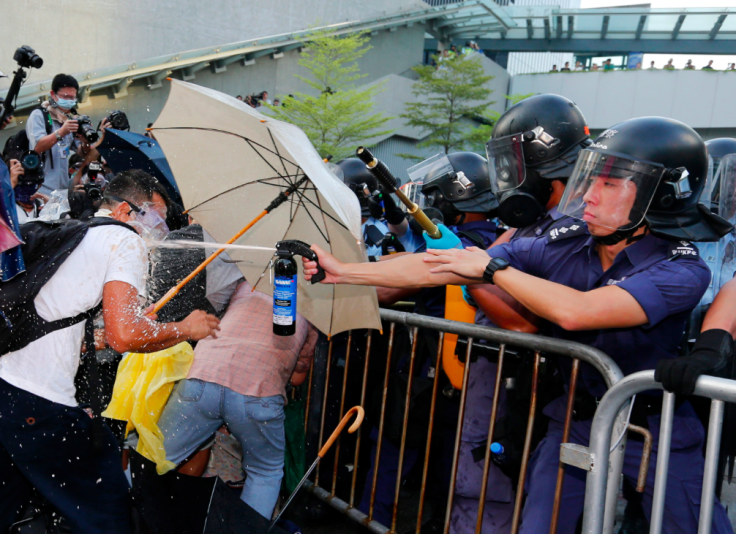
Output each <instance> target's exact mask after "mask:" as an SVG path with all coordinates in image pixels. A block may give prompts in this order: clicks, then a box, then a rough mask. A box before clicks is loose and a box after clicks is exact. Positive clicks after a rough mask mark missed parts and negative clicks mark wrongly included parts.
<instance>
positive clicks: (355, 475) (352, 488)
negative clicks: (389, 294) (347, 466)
mask: <svg viewBox="0 0 736 534" xmlns="http://www.w3.org/2000/svg"><path fill="white" fill-rule="evenodd" d="M366 337H367V338H368V339H367V340H366V342H365V366H364V367H363V387H362V389H361V390H360V405H361V406H362V407H363V408H365V392H366V388H367V387H368V363H369V361H370V358H371V340H372V339H373V332H371V331H370V330H369V331H368V334H367V336H366ZM362 436H363V429H362V427H361V428H359V429H358V432H357V434H356V435H355V459H354V460H353V481H352V483H351V484H350V503H349V504H350V508H352V507H353V505H354V504H355V484H356V483H357V481H358V456H360V442H361V438H362Z"/></svg>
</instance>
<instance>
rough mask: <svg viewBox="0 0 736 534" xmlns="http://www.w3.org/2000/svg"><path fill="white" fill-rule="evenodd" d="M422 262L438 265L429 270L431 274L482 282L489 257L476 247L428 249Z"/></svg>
mask: <svg viewBox="0 0 736 534" xmlns="http://www.w3.org/2000/svg"><path fill="white" fill-rule="evenodd" d="M424 261H425V262H427V263H439V264H440V265H438V266H436V267H433V268H432V269H430V272H432V273H455V274H456V275H458V276H462V277H464V278H469V279H471V280H482V279H483V273H484V272H485V270H486V267H488V263H489V262H490V261H491V257H490V256H489V255H488V253H487V252H486V251H485V250H483V249H480V248H478V247H468V248H466V249H460V248H453V249H449V250H436V249H428V250H427V254H426V255H425V257H424Z"/></svg>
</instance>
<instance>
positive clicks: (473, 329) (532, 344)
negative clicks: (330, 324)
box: [306, 309, 626, 534]
mask: <svg viewBox="0 0 736 534" xmlns="http://www.w3.org/2000/svg"><path fill="white" fill-rule="evenodd" d="M381 318H382V319H383V320H384V324H385V323H386V322H388V323H389V324H390V329H389V338H388V349H387V354H386V368H385V371H384V372H383V396H382V404H381V409H380V421H379V423H378V439H377V443H376V453H375V460H374V464H375V468H374V472H373V480H372V484H371V495H370V510H369V513H368V514H367V515H366V514H364V513H363V512H361V511H360V510H358V509H357V508H356V504H355V497H356V492H355V489H356V481H357V477H358V475H357V473H358V469H359V468H360V467H364V468H365V466H359V465H358V457H359V451H360V442H361V439H362V438H364V437H365V436H367V435H368V431H366V432H361V431H359V432H358V433H356V434H357V442H356V444H355V454H354V459H352V462H353V463H352V469H353V471H352V484H351V487H350V492H349V494H347V495H344V496H342V495H341V496H338V495H336V487H337V475H338V464H339V462H340V458H339V454H340V444H339V443H340V442H339V441H338V444H337V446H336V448H335V458H334V465H333V466H332V467H333V469H332V473H331V474H332V480H331V481H324V475H325V473H324V471H323V472H322V474H320V472H319V471H317V473H316V475H315V478H314V481H313V482H311V481H308V482H307V483H306V487H307V488H308V489H309V491H311V492H312V493H313V494H314V495H316V496H317V497H318V498H320V499H321V500H323V501H325V502H327V503H328V504H330V505H331V506H332V507H333V508H335V509H337V510H339V511H340V512H342V513H344V514H345V515H346V516H348V517H349V518H351V519H353V520H354V521H356V522H358V523H361V524H363V525H364V526H366V527H367V528H368V529H370V530H371V531H372V532H376V533H378V534H384V533H393V532H396V527H397V512H398V505H399V497H400V489H401V482H402V476H401V473H402V469H403V458H404V452H405V447H406V438H407V427H408V424H407V422H408V417H409V405H410V393H411V391H412V376H413V374H414V373H413V370H414V365H415V357H416V352H417V338H418V333H419V330H420V329H430V330H435V331H437V332H438V333H439V343H438V351H437V353H438V354H437V362H438V364H437V370H436V372H435V375H434V380H433V387H432V397H431V405H430V410H429V412H430V415H429V417H430V419H429V429H428V434H427V443H426V450H425V456H424V465H423V469H422V483H421V490H420V495H419V510H418V514H417V520H416V527H415V528H416V532H417V533H419V532H420V528H421V522H422V514H423V512H424V500H425V496H426V495H425V494H426V484H427V477H428V463H429V462H428V459H429V453H430V447H431V445H432V430H433V424H434V414H435V407H436V401H437V396H438V383H439V377H440V374H441V373H442V371H441V370H440V369H439V361H440V360H441V358H442V346H443V340H444V335H445V334H456V335H459V336H467V337H468V343H467V353H466V359H465V369H464V375H463V389H462V392H461V393H460V407H459V415H458V426H457V430H456V435H455V446H454V455H453V458H452V470H451V483H450V488H449V498H448V502H447V515H446V518H445V534H447V532H449V528H450V517H451V513H452V501H453V498H454V492H455V482H456V477H457V472H458V458H459V453H460V443H461V438H462V430H463V418H464V411H465V402H466V396H467V390H468V388H467V384H468V376H469V374H470V372H471V367H472V365H471V359H470V351H471V349H472V346H473V340H486V341H490V342H495V343H497V344H500V348H499V355H498V365H497V374H496V380H495V395H494V400H493V405H492V410H491V412H492V413H491V417H490V421H489V431H488V437H487V442H486V447H485V450H486V454H485V461H484V462H485V463H484V468H483V478H482V480H483V481H482V483H481V495H480V499H479V509H478V518H477V526H476V533H480V532H481V528H482V522H483V517H484V507H485V501H486V486H487V481H488V476H489V471H490V464H491V461H492V460H491V453H490V445H491V444H492V443H493V435H494V431H495V425H496V418H497V414H498V402H499V401H498V398H499V395H498V392H499V391H500V388H501V384H502V373H503V366H504V354H505V352H506V347H507V346H512V347H513V348H515V349H516V348H518V349H527V350H530V351H533V352H534V355H535V357H534V376H533V377H532V398H531V403H530V404H531V407H530V418H529V422H528V426H527V433H526V439H525V443H524V449H523V455H522V463H521V473H520V477H519V483H518V486H517V488H516V500H515V507H514V513H513V526H512V534H516V533H517V532H518V529H519V526H520V520H521V511H522V505H523V495H524V485H525V482H526V471H527V466H528V462H529V456H530V454H531V441H532V436H531V432H532V428H533V425H534V420H533V418H534V414H535V413H536V410H535V408H536V402H537V399H536V384H537V377H538V370H539V366H540V361H541V360H542V354H541V353H545V354H549V355H556V356H562V357H569V358H572V360H573V365H572V375H571V386H572V387H570V388H569V391H570V392H571V393H570V395H569V399H568V403H567V414H566V421H565V426H564V436H563V438H564V439H563V442H564V441H567V439H568V436H569V432H570V427H571V421H572V415H573V399H574V391H575V389H574V388H575V384H576V382H577V376H578V369H579V362H580V361H583V362H586V363H588V364H590V365H592V366H593V367H594V368H595V369H596V370H597V371H598V372H599V373H600V374H601V375H602V377H603V379H604V381H605V383H606V385H607V387H609V388H610V387H612V386H613V385H614V384H615V383H617V382H618V381H619V380H621V379H622V378H623V375H622V373H621V371H620V369H619V368H618V366H617V365H616V364H615V363H614V362H613V360H612V359H611V358H610V357H609V356H607V355H606V354H604V353H603V352H601V351H599V350H597V349H594V348H592V347H589V346H587V345H583V344H580V343H574V342H568V341H563V340H558V339H553V338H548V337H543V336H537V335H531V334H523V333H518V332H512V331H508V330H502V329H498V328H489V327H483V326H478V325H472V324H466V323H460V322H455V321H448V320H444V319H436V318H433V317H427V316H423V315H416V314H410V313H404V312H398V311H394V310H387V309H382V310H381ZM397 324H400V325H403V326H406V327H409V328H411V329H412V336H411V339H412V343H411V353H410V355H409V367H410V369H409V374H408V378H407V380H408V384H407V394H406V399H405V406H404V420H403V423H404V425H403V431H402V435H401V441H400V452H399V460H398V461H399V464H398V473H399V475H398V476H397V481H396V491H395V495H394V500H393V516H392V521H391V524H390V525H383V524H381V523H379V522H377V521H376V520H375V519H374V518H373V513H374V503H375V497H376V486H377V481H378V471H379V470H378V465H379V462H380V461H381V448H382V443H383V440H384V438H385V436H384V433H385V432H384V422H385V419H386V413H385V412H386V399H387V390H388V385H389V375H390V369H391V359H392V356H394V357H395V355H393V354H392V352H393V349H394V336H395V331H396V325H397ZM352 336H353V333H352V332H350V333H349V334H348V344H347V349H346V353H345V356H344V370H343V373H344V375H343V384H342V388H341V398H340V403H339V404H340V411H339V416H340V417H342V415H343V414H344V410H345V394H346V387H347V383H348V373H349V370H352V369H353V368H356V371H355V372H358V371H362V372H363V377H362V387H361V392H360V399H361V404H362V405H365V400H366V388H367V380H368V363H369V362H368V360H369V356H370V344H371V339H372V336H371V334H370V333H369V334H368V335H367V345H368V347H367V350H366V353H365V364H364V366H362V367H363V369H360V367H359V366H355V365H353V366H352V367H351V366H350V352H351V348H350V345H351V343H350V341H351V340H352ZM327 354H328V355H327V364H328V365H327V369H326V373H325V375H324V377H323V378H324V391H323V392H319V391H312V389H317V388H314V387H313V385H312V376H311V374H310V377H309V384H310V386H309V393H308V396H307V406H308V407H309V406H310V403H311V404H312V405H313V409H312V410H311V415H310V410H309V408H308V409H307V413H308V417H309V421H307V425H308V426H309V427H310V428H312V430H313V431H314V428H315V427H313V426H312V425H315V424H317V423H318V422H319V438H318V439H319V443H318V447H321V446H322V440H323V437H324V435H325V428H324V427H325V412H326V411H327V410H326V407H327V406H328V391H329V387H328V386H329V384H330V380H331V379H333V378H332V377H330V373H331V371H330V369H331V367H332V366H331V365H330V364H331V361H332V356H333V354H332V342H330V345H329V349H328V353H327ZM316 372H320V371H319V370H318V371H316ZM332 373H333V374H334V371H332ZM320 380H321V379H320ZM316 382H317V381H315V383H316ZM312 396H314V400H312ZM320 403H321V408H318V407H317V404H320ZM364 407H365V406H364ZM625 424H626V421H625V418H624V417H623V416H619V421H618V425H619V426H618V427H617V429H618V428H623V427H622V426H621V425H625ZM609 434H610V432H609ZM345 439H353V438H352V437H346V438H345ZM624 443H625V440H623V443H622V444H621V445H620V446H619V447H618V449H617V450H616V451H615V453H614V454H612V455H611V461H612V464H613V466H614V468H616V467H618V469H617V470H615V471H614V472H618V473H620V472H621V467H622V464H623V447H624ZM563 478H564V477H563V465H562V463H560V472H559V476H558V482H557V491H556V493H555V511H554V518H555V520H554V521H553V523H552V525H551V530H550V532H552V533H554V532H555V531H556V518H557V516H558V514H559V506H560V505H559V502H560V497H561V495H562V483H563ZM608 483H610V484H611V486H615V488H616V490H618V484H619V478H617V477H611V480H610V481H609V482H608ZM603 484H604V489H605V484H606V481H604V482H603ZM611 493H612V494H614V497H613V498H612V499H610V500H609V502H607V503H606V506H607V508H608V514H607V515H608V516H609V518H608V523H609V524H610V525H611V527H612V525H613V511H614V509H615V504H616V499H615V496H616V495H617V491H612V492H611ZM604 495H605V492H604Z"/></svg>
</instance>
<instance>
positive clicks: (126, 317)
mask: <svg viewBox="0 0 736 534" xmlns="http://www.w3.org/2000/svg"><path fill="white" fill-rule="evenodd" d="M102 311H103V315H104V319H105V334H106V337H107V343H108V345H110V347H112V348H113V349H115V350H116V351H117V352H156V351H159V350H163V349H167V348H169V347H173V346H174V345H177V344H178V343H181V342H182V341H188V340H193V341H199V340H200V339H204V338H206V337H208V336H210V335H212V336H213V337H217V336H216V332H217V331H218V330H219V329H220V327H219V324H220V320H219V319H218V318H217V317H215V316H214V315H209V314H208V313H206V312H204V311H201V310H196V311H194V312H192V313H191V314H189V316H187V318H186V319H184V320H183V321H180V322H178V323H157V322H155V321H152V320H150V319H148V318H146V317H145V316H143V314H142V313H140V308H139V306H138V291H137V290H136V288H135V287H133V286H132V285H130V284H128V283H126V282H120V281H117V280H114V281H111V282H107V283H106V284H105V286H104V289H103V292H102Z"/></svg>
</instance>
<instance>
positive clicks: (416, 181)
mask: <svg viewBox="0 0 736 534" xmlns="http://www.w3.org/2000/svg"><path fill="white" fill-rule="evenodd" d="M406 172H407V174H408V175H409V182H407V183H406V184H404V185H403V186H402V187H401V190H402V191H403V192H404V194H406V196H407V197H409V199H410V200H411V201H412V202H414V203H415V204H416V205H417V206H419V207H420V208H421V209H424V208H426V207H428V206H429V204H427V199H426V197H425V195H424V194H423V193H422V188H423V187H424V186H425V185H427V184H431V183H432V182H435V181H437V180H439V179H440V178H443V177H445V176H447V175H448V174H450V173H453V172H455V169H454V167H453V166H452V163H450V158H448V157H447V154H443V153H440V154H435V155H434V156H432V157H431V158H427V159H425V160H424V161H422V162H420V163H417V164H416V165H414V166H412V167H409V168H408V169H407V171H406Z"/></svg>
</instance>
